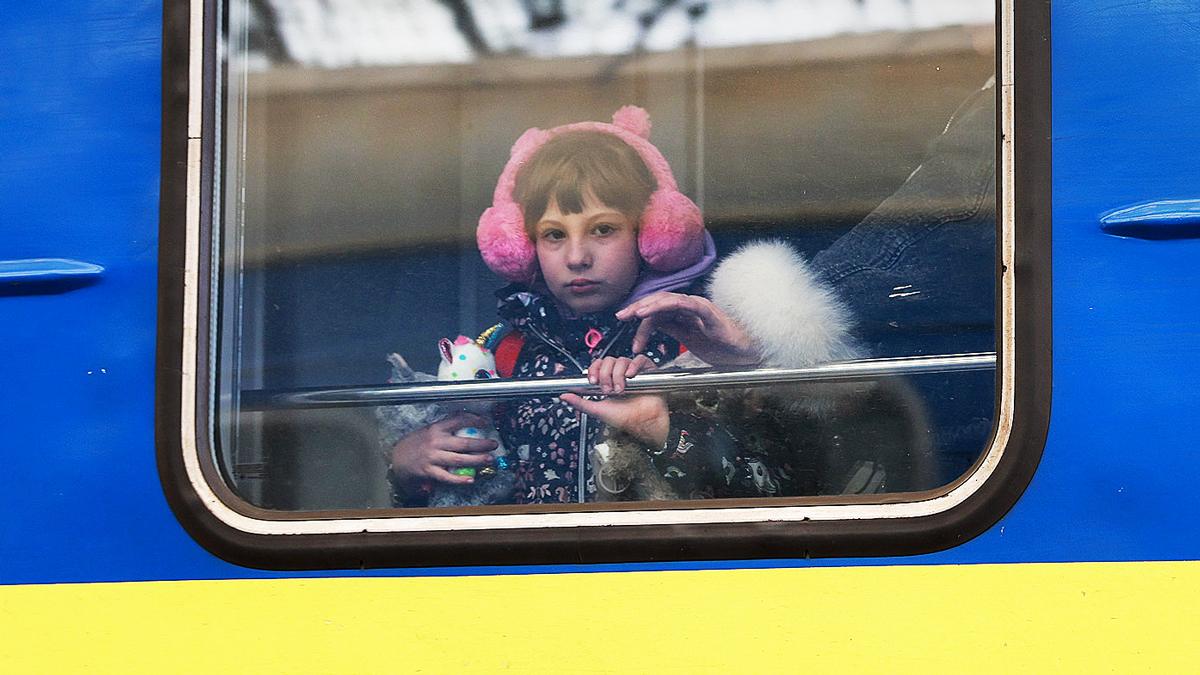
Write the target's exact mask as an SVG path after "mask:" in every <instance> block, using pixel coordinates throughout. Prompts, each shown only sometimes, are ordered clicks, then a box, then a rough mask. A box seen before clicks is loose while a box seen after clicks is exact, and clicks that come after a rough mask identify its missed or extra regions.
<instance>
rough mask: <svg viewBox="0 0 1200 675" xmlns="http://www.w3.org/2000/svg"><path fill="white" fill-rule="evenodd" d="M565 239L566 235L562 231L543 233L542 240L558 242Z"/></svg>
mask: <svg viewBox="0 0 1200 675" xmlns="http://www.w3.org/2000/svg"><path fill="white" fill-rule="evenodd" d="M563 237H564V235H563V233H562V231H561V230H546V231H545V232H543V233H542V239H549V240H551V241H558V240H559V239H562V238H563Z"/></svg>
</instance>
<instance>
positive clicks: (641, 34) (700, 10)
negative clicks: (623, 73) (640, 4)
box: [596, 0, 708, 81]
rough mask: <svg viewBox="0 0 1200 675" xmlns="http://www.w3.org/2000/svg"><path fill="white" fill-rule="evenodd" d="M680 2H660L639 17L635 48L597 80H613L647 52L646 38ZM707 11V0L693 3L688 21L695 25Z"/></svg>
mask: <svg viewBox="0 0 1200 675" xmlns="http://www.w3.org/2000/svg"><path fill="white" fill-rule="evenodd" d="M679 2H680V0H658V4H656V5H655V6H654V9H651V10H650V11H649V12H646V13H644V14H642V15H641V16H639V17H638V35H637V39H635V40H634V42H633V48H632V49H630V50H629V51H628V52H626V53H624V54H617V55H616V56H614V57H613V58H612V60H611V61H609V62H608V63H607V64H605V66H604V67H603V68H601V69H600V72H599V73H598V74H597V76H596V77H597V79H599V80H601V81H607V80H611V79H612V78H614V77H616V75H617V71H619V70H621V66H624V65H625V62H626V61H628V60H629V59H631V58H633V57H634V56H637V55H638V54H641V53H643V52H645V51H646V38H647V37H648V36H649V35H650V31H651V30H653V29H654V25H655V24H657V23H658V20H659V19H661V18H662V17H663V15H664V14H666V13H667V11H668V10H670V9H671V8H672V7H674V6H676V5H678V4H679ZM623 4H624V2H622V0H618V1H617V3H616V5H614V6H615V7H617V8H620V7H621V6H622V5H623ZM707 11H708V2H707V0H705V1H703V2H695V3H692V4H691V5H689V6H688V8H687V15H688V19H690V20H691V21H692V23H695V22H696V21H699V20H700V17H702V16H704V13H705V12H707Z"/></svg>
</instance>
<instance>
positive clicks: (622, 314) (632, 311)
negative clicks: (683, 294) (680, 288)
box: [617, 291, 679, 321]
mask: <svg viewBox="0 0 1200 675" xmlns="http://www.w3.org/2000/svg"><path fill="white" fill-rule="evenodd" d="M677 295H679V294H678V293H672V292H670V291H659V292H657V293H651V294H650V295H647V296H646V297H644V298H641V299H639V300H637V301H635V302H632V303H630V304H629V306H628V307H625V308H624V309H622V310H621V311H619V312H617V318H618V319H620V320H621V321H629V320H630V319H635V318H637V317H644V316H645V314H643V313H642V311H643V310H645V309H646V308H647V307H653V306H655V305H657V304H659V303H660V302H662V301H663V300H664V299H665V298H670V297H672V296H677Z"/></svg>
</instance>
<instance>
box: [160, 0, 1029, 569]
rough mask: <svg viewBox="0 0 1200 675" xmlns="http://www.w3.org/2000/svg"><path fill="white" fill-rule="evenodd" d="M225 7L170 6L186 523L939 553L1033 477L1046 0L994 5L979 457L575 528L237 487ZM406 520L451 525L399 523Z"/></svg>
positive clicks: (175, 412) (181, 501)
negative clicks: (800, 513) (994, 199)
mask: <svg viewBox="0 0 1200 675" xmlns="http://www.w3.org/2000/svg"><path fill="white" fill-rule="evenodd" d="M216 9H217V3H216V0H168V1H167V2H166V3H164V14H163V70H162V78H163V79H162V91H163V108H162V122H163V123H162V170H161V193H160V200H161V201H160V226H159V267H158V270H159V275H158V280H159V282H158V283H159V301H158V337H157V363H156V401H155V409H156V414H155V433H156V452H157V462H158V469H159V475H160V479H161V482H162V485H163V489H164V493H165V495H166V498H167V501H168V503H169V504H170V506H171V508H172V510H173V511H174V513H175V515H176V517H177V518H178V519H179V521H180V522H181V523H182V525H183V526H184V527H185V529H186V530H187V531H188V532H189V533H190V534H191V536H192V537H193V538H195V539H196V541H198V542H199V543H200V544H201V545H203V546H204V547H205V548H207V549H208V550H209V551H211V552H212V553H214V554H215V555H217V556H219V557H221V558H223V559H225V560H228V561H230V562H233V563H236V564H240V565H245V566H250V567H258V568H267V569H330V568H372V567H417V566H460V565H485V564H486V565H505V564H566V563H574V564H579V563H615V562H650V561H685V560H715V559H723V560H739V559H769V558H808V557H851V556H883V555H887V556H894V555H909V554H919V553H929V552H934V551H939V550H944V549H947V548H950V547H953V546H956V545H958V544H961V543H963V542H965V541H968V540H970V539H971V538H973V537H975V536H977V535H979V534H980V533H982V532H984V531H986V530H987V529H989V528H990V527H991V526H993V525H994V524H995V523H996V522H998V521H999V520H1000V518H1002V517H1003V516H1004V514H1005V513H1007V512H1008V510H1009V509H1010V508H1011V507H1012V506H1013V504H1015V503H1016V501H1017V499H1019V497H1020V496H1021V494H1022V493H1023V492H1024V490H1025V489H1026V487H1027V486H1028V484H1029V482H1030V480H1031V479H1032V477H1033V473H1034V471H1035V470H1036V467H1037V464H1038V462H1039V460H1040V458H1041V453H1042V448H1043V446H1044V443H1045V439H1046V434H1047V430H1048V426H1049V417H1050V403H1051V401H1050V396H1051V365H1052V342H1051V337H1052V334H1051V311H1050V310H1051V236H1050V233H1051V206H1052V200H1051V140H1050V139H1051V133H1050V131H1051V127H1050V125H1051V114H1050V113H1051V98H1050V94H1051V72H1050V53H1051V52H1050V3H1048V2H1034V1H1033V0H999V1H998V2H997V15H996V16H997V22H996V31H997V40H996V45H997V49H996V77H997V87H996V90H997V95H998V97H999V99H998V105H997V111H996V114H997V127H996V128H997V130H998V133H997V139H996V143H997V144H996V153H997V154H996V156H997V162H998V167H999V169H1000V170H998V171H997V172H996V180H997V192H996V194H997V195H998V203H997V223H998V225H999V230H1000V231H999V235H1000V236H998V237H997V252H996V253H997V255H996V259H997V268H998V269H997V281H996V288H997V295H996V297H997V299H998V302H997V306H996V325H997V326H998V327H999V330H998V331H997V337H998V344H997V347H998V349H997V352H998V359H997V378H996V380H997V394H998V395H997V414H996V417H995V419H996V422H995V424H994V427H993V430H992V436H991V439H990V441H989V446H988V448H989V449H988V451H987V452H985V453H984V454H983V457H982V458H981V460H980V461H979V462H978V463H977V464H976V465H975V467H974V468H973V469H972V470H971V471H969V472H968V473H967V474H965V475H964V476H963V477H961V478H960V479H958V480H956V481H954V482H952V483H950V484H949V485H947V486H944V487H942V488H939V489H937V490H933V491H930V492H929V493H899V494H896V495H890V496H888V497H887V498H885V499H883V500H882V501H881V500H879V499H876V500H875V501H874V502H873V503H872V504H849V503H845V502H844V501H839V500H838V499H836V498H833V499H828V498H809V501H810V502H811V504H810V505H808V506H801V507H789V506H776V505H763V504H764V502H763V500H755V503H756V504H758V505H759V506H758V507H756V508H745V507H744V506H743V507H742V508H738V509H734V508H724V507H723V505H722V504H716V505H714V506H712V507H710V508H700V509H693V510H692V511H694V512H709V513H718V512H722V511H728V512H738V513H740V514H741V516H742V517H740V518H739V519H732V520H731V519H724V520H719V519H718V520H715V521H714V520H713V519H711V518H710V519H708V520H703V519H702V520H698V521H691V522H670V523H659V524H628V523H632V522H635V521H636V518H632V519H631V517H628V516H627V515H626V514H631V513H632V514H638V513H667V512H670V511H680V510H681V509H669V508H668V509H646V508H645V507H644V506H643V507H640V510H638V508H636V507H634V508H622V509H605V510H601V511H597V510H596V507H594V506H593V507H592V508H591V510H590V511H588V512H587V513H591V514H592V515H593V516H594V517H595V519H597V523H596V524H597V525H598V526H578V525H575V524H567V525H564V524H562V523H563V522H570V519H571V518H579V517H580V516H573V515H572V512H571V511H569V510H553V509H551V510H550V511H549V512H548V513H531V514H529V515H532V516H533V517H535V518H541V519H542V521H543V523H544V524H543V525H539V526H537V527H519V526H517V527H514V526H503V527H496V526H491V525H488V524H487V523H488V522H490V521H489V519H492V518H493V516H492V515H482V516H476V515H458V516H453V515H451V516H442V515H438V514H432V515H430V514H423V513H418V514H413V513H411V512H408V513H402V512H400V511H397V510H372V511H362V510H360V511H327V512H326V511H322V512H299V513H284V512H279V511H271V510H267V509H262V508H258V507H255V506H252V505H250V504H248V503H247V502H245V501H243V500H241V499H240V498H239V497H238V496H237V495H236V494H234V492H233V491H232V490H231V489H230V488H229V487H228V486H227V483H226V481H225V477H224V476H223V475H222V472H221V469H220V468H219V467H218V466H216V464H217V463H216V462H215V461H213V459H212V457H211V452H206V451H205V450H204V449H206V448H211V447H212V446H211V445H210V444H211V442H212V441H213V438H212V429H211V425H210V423H209V419H210V416H209V412H210V411H209V408H208V406H209V405H210V403H211V401H212V398H211V394H212V389H211V385H212V383H211V382H210V380H209V378H208V377H206V376H205V374H207V373H208V372H210V371H209V364H208V359H209V355H210V353H211V350H210V347H211V340H212V334H211V332H210V329H211V325H210V320H215V318H216V317H215V315H213V312H212V307H213V305H212V304H211V302H210V301H211V297H210V292H211V289H212V282H213V279H212V278H211V270H212V269H213V266H212V259H211V255H212V251H211V248H212V247H211V246H208V245H205V244H206V243H210V242H211V241H212V227H213V226H214V223H213V220H212V219H213V216H214V214H213V209H212V205H213V196H214V194H215V193H214V188H215V187H216V181H217V180H219V176H215V175H214V170H213V167H214V166H215V165H216V160H217V159H218V157H217V155H216V147H217V142H218V141H219V139H217V138H216V115H217V114H218V109H217V104H218V103H223V102H221V101H216V100H215V99H216V92H218V91H219V90H220V88H219V84H220V83H219V81H218V77H219V73H218V69H219V65H220V64H219V63H218V48H217V36H218V34H219V32H220V28H221V27H220V26H219V25H218V21H217V19H216V17H217V16H218V12H217V11H216ZM1006 19H1007V20H1006ZM1017 82H1019V83H1020V86H1019V87H1016V86H1014V83H1017ZM217 281H218V282H219V280H217ZM1018 299H1019V300H1020V301H1019V302H1017V300H1018ZM725 501H726V500H722V502H725ZM730 501H732V500H730ZM746 501H749V500H746ZM939 504H940V505H941V507H939ZM906 505H907V506H906ZM914 505H915V506H920V507H925V509H924V510H925V511H928V512H923V511H922V509H921V508H915V506H914ZM864 506H885V507H888V508H893V507H903V508H908V510H909V511H911V512H912V515H889V516H886V517H872V516H871V515H870V509H866V510H865V511H864V509H862V508H859V507H864ZM910 507H911V508H910ZM786 508H799V509H808V510H809V511H810V512H812V513H814V514H816V515H818V517H796V518H792V519H788V520H780V519H777V518H772V517H770V516H769V515H763V513H758V512H766V511H775V512H777V513H782V511H779V510H780V509H786ZM576 513H581V512H579V511H576ZM597 514H598V515H597ZM613 514H616V515H615V516H614V515H613ZM820 514H832V515H825V516H821V515H820ZM606 516H611V517H609V518H608V520H607V521H604V517H606ZM502 517H503V516H502ZM439 519H441V520H439ZM404 521H408V522H409V523H412V522H421V521H424V522H426V523H430V522H433V521H437V523H447V524H445V525H441V524H435V525H433V526H431V527H429V528H426V529H417V530H413V529H408V530H406V531H405V530H401V531H397V530H396V525H397V524H398V523H403V522H404ZM600 521H603V522H600ZM281 524H282V525H281Z"/></svg>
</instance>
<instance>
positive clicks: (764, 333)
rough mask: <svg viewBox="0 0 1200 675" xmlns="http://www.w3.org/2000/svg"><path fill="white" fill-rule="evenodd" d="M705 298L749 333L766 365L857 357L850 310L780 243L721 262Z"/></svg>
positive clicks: (760, 244)
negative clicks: (851, 331) (707, 297)
mask: <svg viewBox="0 0 1200 675" xmlns="http://www.w3.org/2000/svg"><path fill="white" fill-rule="evenodd" d="M708 296H709V298H711V299H712V301H713V302H714V303H715V304H716V305H717V306H718V307H720V308H721V309H723V310H725V312H727V313H728V314H729V316H730V317H732V318H733V319H734V320H735V321H737V322H738V323H739V324H741V325H742V326H743V327H744V328H745V329H746V330H747V331H748V332H749V333H750V335H751V337H752V338H753V339H754V340H755V341H756V342H757V343H758V346H759V348H760V349H761V350H762V355H763V365H765V366H774V367H780V368H804V367H806V366H811V365H814V364H817V363H824V362H827V361H840V360H844V359H853V358H858V357H859V356H860V352H859V350H858V349H857V348H856V346H855V345H854V343H853V341H852V340H851V338H850V328H851V325H852V321H851V317H850V311H849V309H847V308H846V306H845V305H844V304H843V303H842V302H841V301H840V300H838V298H837V297H836V295H835V294H834V292H833V291H832V290H831V289H830V288H829V287H827V286H826V285H825V284H823V283H822V282H821V281H819V280H818V279H817V278H816V275H815V274H814V273H813V272H812V270H810V269H809V267H808V263H806V262H805V261H804V259H803V258H802V257H800V254H799V253H797V252H796V251H795V250H794V249H793V248H792V247H791V246H789V245H788V244H785V243H784V242H781V241H761V242H754V243H750V244H747V245H745V246H743V247H742V248H740V249H738V250H737V251H736V252H734V253H733V254H732V255H730V256H728V257H727V258H725V259H724V260H722V261H721V263H720V264H719V265H717V269H716V270H715V271H714V272H713V275H712V279H711V281H710V282H709V285H708Z"/></svg>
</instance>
